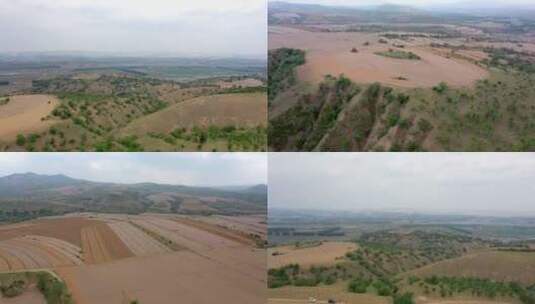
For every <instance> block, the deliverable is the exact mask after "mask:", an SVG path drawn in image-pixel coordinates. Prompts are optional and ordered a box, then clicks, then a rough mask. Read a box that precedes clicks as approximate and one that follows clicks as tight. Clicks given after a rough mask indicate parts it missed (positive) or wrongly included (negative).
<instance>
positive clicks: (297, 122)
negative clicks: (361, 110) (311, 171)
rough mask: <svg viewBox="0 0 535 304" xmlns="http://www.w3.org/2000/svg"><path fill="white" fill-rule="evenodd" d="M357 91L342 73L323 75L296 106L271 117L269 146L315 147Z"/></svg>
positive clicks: (358, 91) (280, 148)
mask: <svg viewBox="0 0 535 304" xmlns="http://www.w3.org/2000/svg"><path fill="white" fill-rule="evenodd" d="M360 91H361V88H360V87H359V86H357V85H355V84H354V83H352V82H351V81H350V80H349V79H348V78H346V77H344V76H343V75H342V76H340V77H339V78H334V77H326V79H325V81H324V82H323V83H322V84H321V85H320V87H319V89H318V91H317V93H315V94H314V95H306V96H302V98H301V99H300V100H299V102H298V104H297V105H296V106H294V107H292V108H291V109H290V110H288V111H287V112H285V113H284V114H282V115H280V116H278V117H276V118H275V119H272V120H271V121H270V123H269V128H268V138H269V142H270V146H271V147H272V148H273V149H274V150H277V151H282V150H291V151H293V150H303V151H311V150H313V149H315V147H317V145H318V144H319V143H320V141H321V140H322V138H323V137H324V135H325V133H326V132H328V131H329V130H330V129H331V128H332V127H333V126H334V125H335V124H336V121H337V120H338V117H339V115H340V113H341V111H342V109H343V108H344V107H345V106H346V105H347V104H348V103H349V102H350V101H351V99H352V98H353V97H355V96H356V95H357V94H359V93H360Z"/></svg>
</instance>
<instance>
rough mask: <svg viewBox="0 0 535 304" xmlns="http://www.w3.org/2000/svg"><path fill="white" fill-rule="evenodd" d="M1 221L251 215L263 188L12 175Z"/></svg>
mask: <svg viewBox="0 0 535 304" xmlns="http://www.w3.org/2000/svg"><path fill="white" fill-rule="evenodd" d="M0 204H1V206H2V208H1V209H0V210H1V213H0V214H1V215H3V218H4V219H6V220H17V219H19V218H22V219H27V218H28V217H33V216H38V215H43V214H62V213H68V212H84V211H90V212H113V213H120V212H125V213H143V212H157V213H181V214H208V215H209V214H224V215H236V214H255V213H263V212H265V210H266V205H267V187H266V186H263V187H262V186H258V185H255V186H248V187H244V188H240V189H236V190H222V189H218V188H209V187H190V186H182V185H163V184H154V183H141V184H114V183H100V182H92V181H85V180H78V179H74V178H71V177H68V176H65V175H38V174H34V173H25V174H13V175H9V176H5V177H1V178H0Z"/></svg>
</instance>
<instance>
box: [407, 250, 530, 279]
mask: <svg viewBox="0 0 535 304" xmlns="http://www.w3.org/2000/svg"><path fill="white" fill-rule="evenodd" d="M408 275H417V276H422V277H427V276H432V275H438V276H440V275H442V276H466V277H481V278H489V279H494V280H497V281H517V282H522V283H525V284H533V282H535V252H502V251H490V252H482V253H476V254H471V255H466V256H463V257H460V258H456V259H451V260H446V261H442V262H438V263H435V264H431V265H428V266H425V267H422V268H419V269H417V270H415V271H412V272H409V273H408Z"/></svg>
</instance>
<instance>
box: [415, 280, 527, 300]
mask: <svg viewBox="0 0 535 304" xmlns="http://www.w3.org/2000/svg"><path fill="white" fill-rule="evenodd" d="M412 281H413V282H415V281H416V280H414V279H412ZM419 284H420V286H422V287H423V288H424V292H425V293H426V294H428V293H431V292H437V293H439V294H440V296H441V297H447V296H452V295H453V294H457V293H466V292H469V293H471V294H472V295H474V296H477V297H487V298H491V299H493V298H496V297H497V296H502V297H518V298H519V299H520V300H521V301H522V302H523V303H526V304H532V303H535V297H533V294H532V293H530V291H529V290H528V289H526V288H524V287H523V286H522V285H520V284H518V283H516V282H499V281H494V280H490V279H485V278H473V277H445V276H431V277H427V278H425V279H423V280H422V281H420V283H419Z"/></svg>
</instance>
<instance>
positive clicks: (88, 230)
mask: <svg viewBox="0 0 535 304" xmlns="http://www.w3.org/2000/svg"><path fill="white" fill-rule="evenodd" d="M81 237H82V250H83V253H84V261H85V262H86V263H88V264H97V263H105V262H109V261H112V260H115V259H121V258H126V257H130V256H132V255H133V254H132V252H131V251H130V249H129V248H128V247H127V246H126V245H125V244H124V243H123V242H122V241H121V239H120V238H119V237H117V235H116V234H115V233H114V232H113V230H112V229H111V228H110V227H109V226H108V225H107V224H105V223H101V224H99V225H93V226H89V227H84V228H82V231H81Z"/></svg>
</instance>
